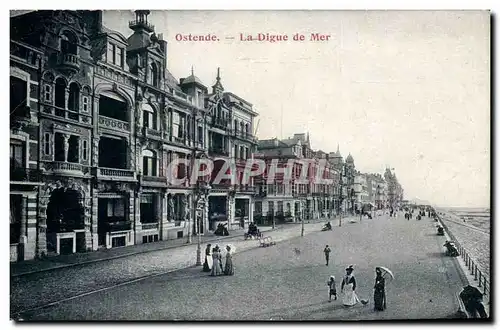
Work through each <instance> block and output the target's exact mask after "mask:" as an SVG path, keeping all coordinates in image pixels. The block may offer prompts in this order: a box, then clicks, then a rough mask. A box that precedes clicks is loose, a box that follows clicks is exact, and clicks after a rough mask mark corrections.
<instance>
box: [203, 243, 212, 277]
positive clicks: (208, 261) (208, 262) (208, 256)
mask: <svg viewBox="0 0 500 330" xmlns="http://www.w3.org/2000/svg"><path fill="white" fill-rule="evenodd" d="M213 263H214V259H213V258H212V244H208V245H207V248H206V249H205V262H204V263H203V271H204V272H210V271H211V270H212V266H213Z"/></svg>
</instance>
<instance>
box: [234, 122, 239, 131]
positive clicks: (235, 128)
mask: <svg viewBox="0 0 500 330" xmlns="http://www.w3.org/2000/svg"><path fill="white" fill-rule="evenodd" d="M234 132H235V133H238V121H237V120H236V119H235V120H234Z"/></svg>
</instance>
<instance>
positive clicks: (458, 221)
mask: <svg viewBox="0 0 500 330" xmlns="http://www.w3.org/2000/svg"><path fill="white" fill-rule="evenodd" d="M437 211H438V212H439V211H441V212H444V213H445V214H446V216H445V217H444V218H442V220H443V221H444V222H445V224H446V226H447V227H448V229H449V230H450V231H451V233H452V234H453V235H454V236H455V238H456V240H457V241H458V242H459V243H460V244H461V245H462V246H463V247H464V248H465V249H466V250H467V252H468V253H469V255H470V257H471V259H472V260H473V261H474V262H475V263H476V264H477V265H478V269H479V270H481V272H482V273H484V274H485V275H487V276H489V275H490V256H491V235H490V229H491V213H490V209H489V208H459V207H455V208H443V209H438V208H437Z"/></svg>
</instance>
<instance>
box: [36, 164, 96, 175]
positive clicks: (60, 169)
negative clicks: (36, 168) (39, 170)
mask: <svg viewBox="0 0 500 330" xmlns="http://www.w3.org/2000/svg"><path fill="white" fill-rule="evenodd" d="M45 170H46V171H50V172H52V173H54V174H71V175H74V174H76V175H83V174H86V173H87V172H88V168H87V166H84V165H81V164H78V163H70V162H57V161H56V162H45Z"/></svg>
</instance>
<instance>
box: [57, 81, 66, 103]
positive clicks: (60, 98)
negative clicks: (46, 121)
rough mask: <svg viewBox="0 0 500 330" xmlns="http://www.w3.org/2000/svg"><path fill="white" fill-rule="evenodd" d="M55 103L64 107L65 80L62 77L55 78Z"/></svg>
mask: <svg viewBox="0 0 500 330" xmlns="http://www.w3.org/2000/svg"><path fill="white" fill-rule="evenodd" d="M55 105H56V107H59V108H63V109H66V82H65V81H64V79H62V78H57V80H56V90H55Z"/></svg>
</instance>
